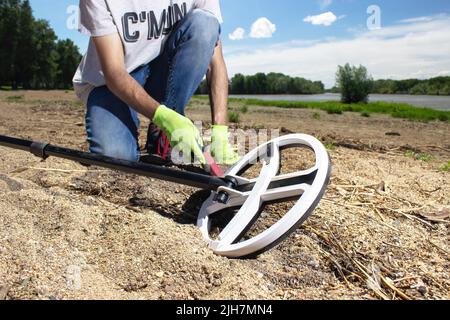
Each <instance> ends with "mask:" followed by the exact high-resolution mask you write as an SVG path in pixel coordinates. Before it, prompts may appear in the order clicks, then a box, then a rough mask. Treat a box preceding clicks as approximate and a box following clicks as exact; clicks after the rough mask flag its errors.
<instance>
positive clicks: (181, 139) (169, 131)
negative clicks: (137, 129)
mask: <svg viewBox="0 0 450 320" xmlns="http://www.w3.org/2000/svg"><path fill="white" fill-rule="evenodd" d="M153 123H154V124H155V125H156V126H158V128H160V129H161V130H163V131H164V132H165V134H166V135H167V138H168V139H169V141H170V146H171V147H172V148H175V147H177V146H178V147H180V146H179V144H183V146H182V147H181V149H182V150H184V151H186V150H190V151H191V152H192V153H194V155H195V157H196V158H197V159H198V160H199V161H200V163H201V164H202V165H204V164H205V163H206V160H205V157H204V156H203V152H202V149H203V140H202V138H201V137H200V132H199V131H198V129H197V127H196V126H194V124H193V123H192V121H191V120H189V119H188V118H186V117H184V116H182V115H180V114H179V113H177V112H176V111H173V110H171V109H169V108H167V107H166V106H163V105H161V106H160V107H159V108H158V109H157V110H156V112H155V115H154V117H153ZM189 155H190V153H189Z"/></svg>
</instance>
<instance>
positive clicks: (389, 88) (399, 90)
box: [327, 77, 450, 96]
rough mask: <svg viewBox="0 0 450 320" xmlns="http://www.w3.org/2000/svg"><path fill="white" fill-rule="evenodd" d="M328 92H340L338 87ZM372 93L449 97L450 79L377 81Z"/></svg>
mask: <svg viewBox="0 0 450 320" xmlns="http://www.w3.org/2000/svg"><path fill="white" fill-rule="evenodd" d="M327 91H329V92H334V93H339V92H340V90H339V88H338V87H334V88H332V89H331V90H327ZM370 93H379V94H411V95H438V96H449V95H450V77H436V78H431V79H427V80H419V79H406V80H390V79H381V80H375V81H373V84H372V89H371V91H370Z"/></svg>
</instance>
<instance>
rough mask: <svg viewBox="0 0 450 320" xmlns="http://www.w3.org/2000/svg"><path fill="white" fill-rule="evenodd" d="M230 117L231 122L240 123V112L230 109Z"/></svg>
mask: <svg viewBox="0 0 450 320" xmlns="http://www.w3.org/2000/svg"><path fill="white" fill-rule="evenodd" d="M228 118H229V119H230V122H231V123H239V121H240V118H241V116H240V114H239V112H235V111H230V112H229V113H228Z"/></svg>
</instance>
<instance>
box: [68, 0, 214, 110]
mask: <svg viewBox="0 0 450 320" xmlns="http://www.w3.org/2000/svg"><path fill="white" fill-rule="evenodd" d="M193 9H203V10H205V11H207V12H210V13H211V14H213V15H214V16H215V17H216V18H217V19H218V20H219V22H220V23H222V15H221V11H220V3H219V0H80V31H81V32H82V33H84V34H86V35H89V36H90V37H91V39H90V41H89V47H88V51H87V53H86V54H85V56H84V57H83V60H82V61H81V63H80V65H79V67H78V70H77V72H76V73H75V76H74V78H73V85H74V89H75V92H76V94H77V96H78V97H79V98H80V99H81V100H82V101H84V102H86V101H87V99H88V97H89V93H90V92H91V90H92V89H93V88H95V87H99V86H103V85H105V78H104V76H103V72H102V68H101V65H100V61H99V59H98V56H97V51H96V49H95V45H94V43H93V41H92V37H100V36H106V35H109V34H114V33H119V35H120V38H121V39H122V43H123V46H124V50H125V51H124V52H125V67H126V69H127V71H128V72H132V71H133V70H135V69H137V68H138V67H140V66H142V65H145V64H147V63H149V62H151V61H153V60H154V59H155V58H157V57H158V56H159V55H160V54H161V51H162V49H163V47H164V42H165V39H166V38H167V36H169V35H170V33H171V31H172V29H173V26H174V25H175V23H176V22H178V21H180V20H181V19H182V18H183V17H184V16H185V15H186V14H187V13H188V12H190V11H191V10H193Z"/></svg>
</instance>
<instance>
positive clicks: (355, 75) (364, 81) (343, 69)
mask: <svg viewBox="0 0 450 320" xmlns="http://www.w3.org/2000/svg"><path fill="white" fill-rule="evenodd" d="M336 83H337V86H338V87H339V89H340V92H341V100H342V102H343V103H360V102H363V103H367V102H368V101H369V93H370V91H371V90H372V87H373V79H372V77H371V76H369V75H368V73H367V69H366V68H365V67H364V66H359V67H355V66H350V64H348V63H347V64H346V65H345V66H339V67H338V71H337V73H336Z"/></svg>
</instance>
